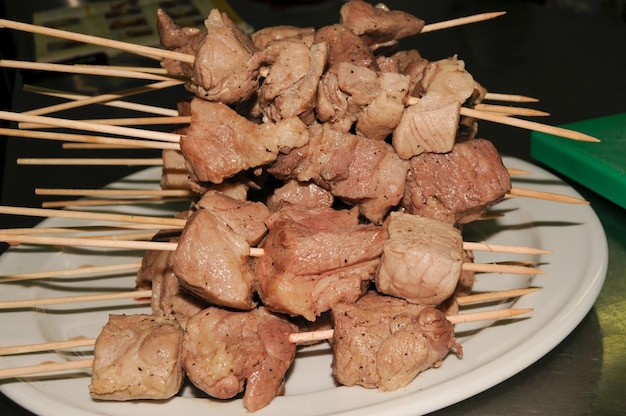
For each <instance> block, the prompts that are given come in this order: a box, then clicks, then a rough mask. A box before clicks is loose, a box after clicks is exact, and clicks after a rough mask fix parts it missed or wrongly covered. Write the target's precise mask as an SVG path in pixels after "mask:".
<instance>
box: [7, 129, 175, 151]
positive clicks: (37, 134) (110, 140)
mask: <svg viewBox="0 0 626 416" xmlns="http://www.w3.org/2000/svg"><path fill="white" fill-rule="evenodd" d="M0 134H1V135H5V136H9V137H23V138H31V139H42V140H56V141H65V142H78V143H97V144H100V145H102V144H106V145H115V146H117V147H118V148H128V146H131V147H133V146H134V147H136V148H142V149H171V150H179V149H180V145H179V144H178V143H170V142H159V141H152V140H135V139H125V138H114V137H106V136H92V135H86V134H72V133H54V132H49V131H36V130H20V129H7V128H0Z"/></svg>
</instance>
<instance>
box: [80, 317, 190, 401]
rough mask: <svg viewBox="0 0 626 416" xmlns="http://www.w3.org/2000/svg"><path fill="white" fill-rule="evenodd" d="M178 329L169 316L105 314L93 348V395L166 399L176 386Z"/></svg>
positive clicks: (180, 336) (178, 384) (179, 348)
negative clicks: (106, 317) (105, 317)
mask: <svg viewBox="0 0 626 416" xmlns="http://www.w3.org/2000/svg"><path fill="white" fill-rule="evenodd" d="M182 343H183V330H182V328H181V327H180V325H179V324H178V322H176V321H175V320H174V319H172V318H168V317H165V316H153V315H110V316H109V321H108V322H107V324H106V325H104V327H103V328H102V332H100V335H99V336H98V338H97V339H96V343H95V346H94V360H93V366H92V375H91V384H90V385H89V393H90V394H91V397H93V398H94V399H103V400H136V399H160V400H163V399H169V398H170V397H172V396H174V395H175V394H176V393H178V391H179V390H180V388H181V385H182V382H183V377H184V374H183V369H182V361H181V353H182Z"/></svg>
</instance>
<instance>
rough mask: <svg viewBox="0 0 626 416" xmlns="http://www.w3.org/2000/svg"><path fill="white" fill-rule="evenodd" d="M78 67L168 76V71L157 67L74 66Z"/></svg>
mask: <svg viewBox="0 0 626 416" xmlns="http://www.w3.org/2000/svg"><path fill="white" fill-rule="evenodd" d="M74 65H75V66H77V67H87V68H105V69H121V70H123V71H137V72H145V73H147V74H162V75H167V74H169V72H167V69H165V68H161V67H157V66H126V65H93V64H90V65H85V64H74Z"/></svg>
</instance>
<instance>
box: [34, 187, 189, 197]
mask: <svg viewBox="0 0 626 416" xmlns="http://www.w3.org/2000/svg"><path fill="white" fill-rule="evenodd" d="M35 195H54V196H67V195H71V196H133V197H137V196H184V197H189V196H192V195H194V193H193V192H191V191H188V190H186V189H63V188H35Z"/></svg>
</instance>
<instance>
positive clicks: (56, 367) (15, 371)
mask: <svg viewBox="0 0 626 416" xmlns="http://www.w3.org/2000/svg"><path fill="white" fill-rule="evenodd" d="M92 364H93V359H91V358H88V359H85V360H74V361H62V362H47V363H41V364H36V365H31V366H26V367H17V368H4V369H0V380H2V379H6V378H13V377H20V376H28V375H32V374H43V373H56V372H59V371H70V370H79V369H85V368H91V366H92Z"/></svg>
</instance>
